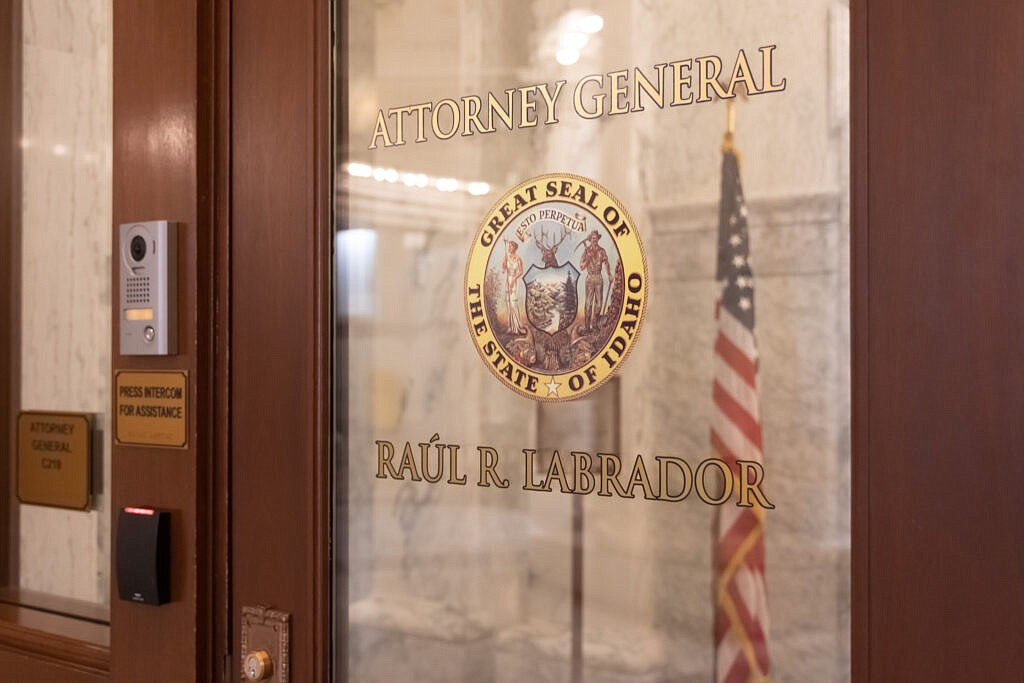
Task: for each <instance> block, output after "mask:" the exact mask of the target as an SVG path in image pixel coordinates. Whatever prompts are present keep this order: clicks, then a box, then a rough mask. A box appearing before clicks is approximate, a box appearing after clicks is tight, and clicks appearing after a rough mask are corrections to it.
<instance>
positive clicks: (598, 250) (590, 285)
mask: <svg viewBox="0 0 1024 683" xmlns="http://www.w3.org/2000/svg"><path fill="white" fill-rule="evenodd" d="M600 240H601V233H599V232H598V231H597V230H594V231H592V232H591V233H590V234H589V235H587V240H586V247H585V248H584V249H583V256H582V257H580V270H582V271H585V272H586V274H587V279H586V289H585V295H584V308H583V326H584V327H583V329H584V331H587V332H589V331H591V330H593V329H594V327H595V325H596V324H597V319H598V317H599V316H600V315H601V313H602V310H601V309H602V308H603V304H604V278H603V277H602V276H601V267H602V266H603V267H604V269H605V271H606V272H607V273H608V283H609V284H611V281H612V269H611V266H610V265H609V264H608V252H606V251H605V250H604V248H603V247H602V246H601V245H600V244H598V242H599V241H600Z"/></svg>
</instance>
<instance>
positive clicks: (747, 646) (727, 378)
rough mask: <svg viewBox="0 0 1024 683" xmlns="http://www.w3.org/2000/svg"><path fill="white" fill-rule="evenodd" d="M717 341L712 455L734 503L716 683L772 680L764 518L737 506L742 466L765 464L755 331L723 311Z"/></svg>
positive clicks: (718, 569)
mask: <svg viewBox="0 0 1024 683" xmlns="http://www.w3.org/2000/svg"><path fill="white" fill-rule="evenodd" d="M716 317H717V319H718V336H717V338H716V340H715V353H714V382H713V384H712V396H713V412H712V418H711V448H712V451H713V453H714V454H715V455H716V456H717V457H719V458H721V459H722V460H723V461H725V462H726V463H727V464H728V465H729V467H730V469H731V470H732V473H733V483H734V486H733V499H731V500H730V501H728V502H727V503H725V504H724V505H722V506H721V507H719V508H718V510H717V513H716V520H715V549H714V562H715V672H716V674H715V681H716V683H755V682H756V683H763V682H765V681H768V680H770V679H769V675H770V671H771V662H770V660H769V657H768V621H769V619H768V601H767V596H766V591H765V573H764V569H765V568H764V521H763V514H764V511H763V510H762V509H761V508H759V507H756V506H755V507H753V508H741V507H737V506H736V505H735V497H736V496H737V495H738V493H737V489H738V481H739V476H740V475H739V467H738V465H737V464H736V461H737V460H745V461H752V462H757V463H763V461H764V455H763V444H762V438H761V434H762V432H761V409H760V403H759V401H758V389H757V384H758V381H757V359H758V355H757V344H756V342H755V339H754V335H753V333H752V332H751V330H750V329H748V328H747V327H746V326H745V325H743V324H742V323H741V322H740V321H739V320H737V319H736V318H735V317H734V316H733V315H732V314H731V313H730V312H729V311H728V310H727V309H726V308H724V307H721V306H719V307H718V311H717V313H716Z"/></svg>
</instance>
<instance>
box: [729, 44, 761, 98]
mask: <svg viewBox="0 0 1024 683" xmlns="http://www.w3.org/2000/svg"><path fill="white" fill-rule="evenodd" d="M739 83H743V87H744V88H745V89H746V93H747V94H748V95H755V94H757V83H756V82H755V81H754V77H753V76H752V75H751V73H750V64H748V63H747V55H746V54H745V53H744V52H743V50H740V53H739V54H738V55H736V66H734V67H733V68H732V78H730V79H729V87H728V88H727V89H726V93H727V94H728V96H729V97H734V96H735V95H736V86H737V85H738V84H739Z"/></svg>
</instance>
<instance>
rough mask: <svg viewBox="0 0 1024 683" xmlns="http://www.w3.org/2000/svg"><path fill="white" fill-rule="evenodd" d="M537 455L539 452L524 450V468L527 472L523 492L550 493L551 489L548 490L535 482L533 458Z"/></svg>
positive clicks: (524, 476)
mask: <svg viewBox="0 0 1024 683" xmlns="http://www.w3.org/2000/svg"><path fill="white" fill-rule="evenodd" d="M535 455H537V451H535V450H533V449H532V448H524V449H523V456H524V457H523V467H524V468H525V472H524V474H523V490H524V491H550V490H551V489H546V488H544V486H543V484H538V483H537V482H535V481H534V480H533V458H534V456H535Z"/></svg>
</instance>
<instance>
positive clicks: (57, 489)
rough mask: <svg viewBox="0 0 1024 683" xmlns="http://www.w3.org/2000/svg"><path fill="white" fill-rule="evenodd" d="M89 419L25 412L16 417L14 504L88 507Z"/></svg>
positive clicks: (87, 417)
mask: <svg viewBox="0 0 1024 683" xmlns="http://www.w3.org/2000/svg"><path fill="white" fill-rule="evenodd" d="M91 467H92V417H91V416H90V415H84V414H81V413H48V412H36V411H26V412H23V413H20V414H19V415H18V500H20V501H21V502H22V503H31V504H33V505H51V506H53V507H61V508H71V509H73V510H85V509H86V508H88V507H89V494H90V489H89V482H90V481H91V476H90V474H91Z"/></svg>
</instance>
